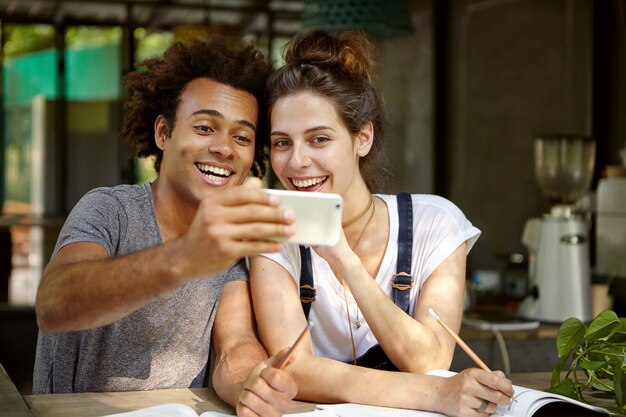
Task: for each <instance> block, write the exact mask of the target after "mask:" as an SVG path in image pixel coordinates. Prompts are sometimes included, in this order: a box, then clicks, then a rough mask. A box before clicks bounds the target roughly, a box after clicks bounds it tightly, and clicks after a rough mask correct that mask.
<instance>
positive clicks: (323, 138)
mask: <svg viewBox="0 0 626 417" xmlns="http://www.w3.org/2000/svg"><path fill="white" fill-rule="evenodd" d="M329 140H330V138H329V137H327V136H316V137H314V138H313V140H312V142H314V143H324V142H328V141H329Z"/></svg>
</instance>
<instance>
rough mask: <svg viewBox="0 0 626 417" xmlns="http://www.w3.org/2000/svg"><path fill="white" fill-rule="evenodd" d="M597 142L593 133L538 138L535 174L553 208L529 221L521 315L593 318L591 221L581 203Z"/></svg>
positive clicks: (554, 318) (557, 320)
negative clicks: (526, 284)
mask: <svg viewBox="0 0 626 417" xmlns="http://www.w3.org/2000/svg"><path fill="white" fill-rule="evenodd" d="M594 161H595V142H594V141H593V139H591V138H589V137H579V136H548V137H541V138H537V139H536V140H535V175H536V178H537V181H538V183H539V187H540V188H541V191H542V192H543V194H544V196H545V197H546V198H547V199H548V201H549V202H550V204H551V205H552V208H551V210H550V212H549V213H546V214H544V216H543V218H541V219H530V220H528V221H527V223H526V227H525V229H524V236H523V238H522V241H523V242H524V243H525V245H526V246H527V247H528V249H529V260H530V262H529V278H530V280H529V281H530V288H529V295H528V296H527V297H526V298H525V299H524V300H523V301H522V303H521V304H520V308H519V315H520V316H522V317H523V318H527V319H532V320H539V321H542V322H547V323H561V322H563V321H565V320H566V319H568V318H569V317H577V318H579V319H580V320H582V321H585V322H587V321H590V320H591V319H592V317H591V265H590V249H589V228H590V224H589V220H588V216H587V215H586V213H585V212H583V211H581V210H578V209H577V206H576V203H577V202H578V201H579V200H580V198H581V197H583V196H584V195H585V194H586V193H587V191H588V190H589V186H590V184H591V179H592V176H593V168H594Z"/></svg>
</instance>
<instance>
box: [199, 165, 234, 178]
mask: <svg viewBox="0 0 626 417" xmlns="http://www.w3.org/2000/svg"><path fill="white" fill-rule="evenodd" d="M196 166H197V167H198V169H199V170H200V171H202V172H203V173H205V174H209V173H212V174H216V175H220V176H222V177H228V176H230V174H231V172H232V171H230V170H228V169H224V168H219V167H215V166H213V165H207V164H196Z"/></svg>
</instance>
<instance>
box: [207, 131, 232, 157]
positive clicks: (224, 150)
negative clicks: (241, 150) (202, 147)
mask: <svg viewBox="0 0 626 417" xmlns="http://www.w3.org/2000/svg"><path fill="white" fill-rule="evenodd" d="M209 152H211V153H216V154H218V155H221V156H223V157H225V158H228V157H231V156H232V155H233V141H232V139H231V138H230V136H229V135H228V134H226V133H217V134H215V135H214V136H213V138H212V140H211V143H210V144H209Z"/></svg>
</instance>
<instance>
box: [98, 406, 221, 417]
mask: <svg viewBox="0 0 626 417" xmlns="http://www.w3.org/2000/svg"><path fill="white" fill-rule="evenodd" d="M220 415H226V414H216V416H220ZM163 416H168V417H198V413H196V410H194V409H193V408H191V407H189V406H188V405H185V404H161V405H155V406H153V407H147V408H142V409H140V410H135V411H127V412H125V413H118V414H110V415H108V416H105V417H163Z"/></svg>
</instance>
